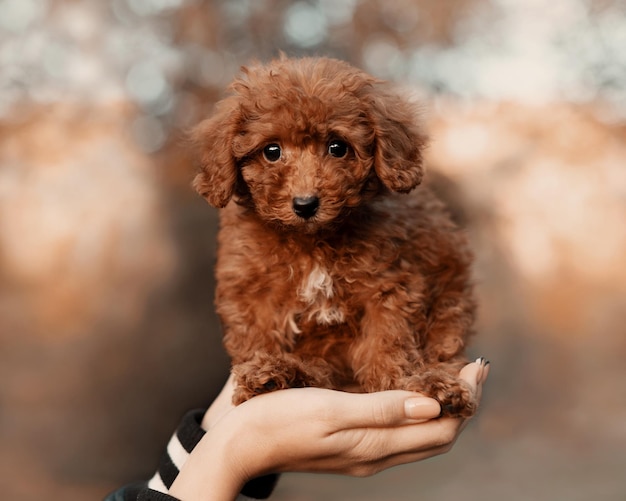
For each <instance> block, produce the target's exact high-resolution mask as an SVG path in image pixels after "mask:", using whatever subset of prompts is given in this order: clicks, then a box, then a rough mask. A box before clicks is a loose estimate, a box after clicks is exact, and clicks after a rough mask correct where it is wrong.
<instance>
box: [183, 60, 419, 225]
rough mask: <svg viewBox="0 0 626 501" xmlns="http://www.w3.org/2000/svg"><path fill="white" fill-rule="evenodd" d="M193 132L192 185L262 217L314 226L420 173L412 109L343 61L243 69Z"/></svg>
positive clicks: (403, 187) (400, 187) (409, 183)
mask: <svg viewBox="0 0 626 501" xmlns="http://www.w3.org/2000/svg"><path fill="white" fill-rule="evenodd" d="M230 90H231V94H230V95H229V96H228V97H226V98H225V99H223V100H222V101H220V102H219V103H218V105H217V109H216V112H215V114H214V115H213V116H212V117H211V118H209V119H208V120H205V121H204V122H202V123H200V125H198V126H197V127H196V128H195V129H194V130H193V132H192V140H193V142H194V143H195V144H196V145H197V147H198V149H199V161H200V168H201V171H200V173H199V174H198V175H197V176H196V178H195V180H194V187H195V188H196V190H197V191H198V192H199V193H200V194H201V195H202V196H203V197H205V198H206V200H207V201H208V202H209V203H210V204H211V205H213V206H215V207H223V206H225V205H226V204H227V203H228V202H229V200H230V199H231V198H234V199H235V200H236V202H237V203H240V204H242V205H244V206H248V207H250V208H251V209H252V210H254V211H255V212H256V213H257V215H258V216H259V217H261V218H262V219H263V220H265V221H267V222H270V223H275V224H278V225H280V226H285V227H289V228H294V229H300V230H301V231H306V232H314V231H316V230H317V229H320V228H323V227H325V226H327V225H329V224H332V223H333V222H335V221H337V220H340V219H341V218H342V217H343V216H344V215H346V214H348V213H349V212H350V210H351V209H353V208H355V207H358V206H360V205H362V204H364V203H366V202H367V201H369V200H370V199H371V198H372V197H373V196H375V195H377V194H379V193H381V192H383V191H385V190H391V191H396V192H402V193H405V192H409V191H410V190H412V189H413V188H415V187H416V186H417V185H418V184H419V183H420V181H421V178H422V149H423V147H424V144H425V142H426V138H425V136H424V135H423V134H422V132H421V130H420V128H419V127H418V125H417V124H416V114H415V112H414V110H413V107H412V106H411V105H410V104H409V102H408V101H407V100H405V99H402V98H401V97H399V96H398V95H397V94H395V93H393V92H390V91H389V89H388V86H387V84H385V83H384V82H381V81H378V80H376V79H374V78H373V77H371V76H369V75H367V74H365V73H364V72H362V71H360V70H358V69H356V68H353V67H351V66H350V65H348V64H347V63H344V62H342V61H338V60H334V59H326V58H305V59H288V58H285V57H282V58H281V59H279V60H276V61H273V62H272V63H270V64H268V65H258V66H253V67H249V68H244V69H243V72H242V75H241V77H239V78H237V79H236V80H235V81H234V82H233V83H232V84H231V86H230Z"/></svg>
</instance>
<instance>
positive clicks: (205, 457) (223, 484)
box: [170, 427, 249, 501]
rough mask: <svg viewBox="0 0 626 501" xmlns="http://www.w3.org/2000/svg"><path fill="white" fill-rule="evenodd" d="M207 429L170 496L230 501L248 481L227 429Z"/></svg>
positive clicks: (177, 478)
mask: <svg viewBox="0 0 626 501" xmlns="http://www.w3.org/2000/svg"><path fill="white" fill-rule="evenodd" d="M218 428H219V427H217V428H215V429H213V430H209V431H208V432H207V433H206V434H205V435H204V437H203V438H202V440H201V441H200V442H199V443H198V445H197V446H196V448H195V449H194V450H193V451H192V453H191V454H190V456H189V458H188V459H187V461H186V462H185V464H184V465H183V467H182V469H181V470H180V473H179V474H178V477H176V480H175V481H174V483H173V484H172V486H171V488H170V494H171V495H172V496H174V497H176V498H178V499H181V500H183V501H194V500H202V501H232V500H233V499H235V498H236V497H237V494H238V493H239V492H240V490H241V488H242V487H243V486H244V484H245V483H246V481H247V480H248V478H249V477H248V475H247V473H246V469H245V463H244V462H242V461H241V460H240V455H239V454H238V451H237V441H236V440H234V438H235V437H234V436H233V435H232V434H231V433H229V430H220V429H218Z"/></svg>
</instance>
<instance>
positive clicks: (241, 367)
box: [233, 354, 330, 405]
mask: <svg viewBox="0 0 626 501" xmlns="http://www.w3.org/2000/svg"><path fill="white" fill-rule="evenodd" d="M233 374H234V375H235V383H236V385H237V386H236V388H235V392H234V393H233V403H234V404H235V405H239V404H241V403H243V402H245V401H246V400H250V399H251V398H252V397H254V396H256V395H261V394H263V393H269V392H271V391H276V390H283V389H286V388H303V387H305V386H320V387H328V381H329V380H330V370H329V368H328V366H327V365H326V364H323V363H313V362H308V363H305V362H304V361H302V360H300V359H299V358H297V357H295V356H293V355H288V354H282V355H269V354H263V355H261V354H257V355H255V357H254V358H253V359H252V360H250V361H248V362H244V363H241V364H237V365H235V366H234V367H233Z"/></svg>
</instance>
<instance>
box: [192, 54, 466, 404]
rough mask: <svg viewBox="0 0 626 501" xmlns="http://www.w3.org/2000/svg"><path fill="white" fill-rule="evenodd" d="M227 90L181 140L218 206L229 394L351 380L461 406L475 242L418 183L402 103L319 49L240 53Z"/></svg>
mask: <svg viewBox="0 0 626 501" xmlns="http://www.w3.org/2000/svg"><path fill="white" fill-rule="evenodd" d="M230 90H231V91H232V92H231V95H229V96H228V97H226V98H225V99H224V100H222V101H221V102H220V103H219V104H218V107H217V111H216V113H215V115H214V116H213V117H212V118H209V119H208V120H206V121H204V122H202V123H201V124H200V125H198V126H197V127H196V129H195V130H194V131H193V134H192V139H193V141H194V142H195V143H196V145H197V146H198V147H199V150H200V155H199V157H200V166H201V172H200V173H199V174H198V175H197V177H196V178H195V180H194V186H195V188H196V189H197V190H198V192H199V193H200V194H201V195H202V196H203V197H205V198H206V200H207V201H208V202H209V203H210V204H211V205H213V206H215V207H225V208H224V209H223V211H222V212H221V228H220V232H219V236H218V245H219V249H218V258H217V268H216V278H217V292H216V305H217V312H218V314H219V315H220V317H221V321H222V323H223V329H224V342H225V346H226V349H227V351H228V353H229V354H230V356H231V357H232V363H233V371H234V374H235V375H236V381H237V385H238V386H237V389H236V391H235V396H234V402H235V403H241V402H243V401H245V400H247V399H249V398H251V397H253V396H254V395H257V394H259V393H263V392H267V391H272V390H277V389H280V388H289V387H302V386H317V387H323V388H335V389H337V388H347V387H349V386H352V385H354V384H355V383H356V385H358V388H359V389H360V391H366V392H373V391H380V390H389V389H407V390H412V391H419V392H422V393H425V394H426V395H429V396H431V397H433V398H436V399H437V400H438V401H439V402H440V403H441V405H442V409H443V411H442V412H443V414H445V415H450V416H469V415H471V414H472V413H473V412H474V411H475V408H476V402H475V399H474V396H473V395H472V393H471V391H470V390H469V388H468V387H466V386H464V384H463V383H462V382H461V381H459V379H458V372H459V370H460V368H461V367H462V366H463V365H464V364H465V363H466V362H467V360H466V359H465V357H464V355H463V350H464V347H465V344H466V341H467V338H468V335H469V334H470V332H471V328H472V322H473V317H474V301H473V299H472V295H471V286H470V283H469V266H470V262H471V254H470V252H469V251H468V249H467V245H466V241H465V238H464V236H463V235H462V234H461V233H460V232H459V231H457V229H456V228H455V226H454V225H453V223H452V222H451V221H450V219H449V218H448V216H447V214H446V212H445V210H444V207H443V206H442V204H441V203H440V202H439V201H438V200H436V199H435V197H434V196H433V195H432V194H431V193H430V192H429V191H428V190H427V189H426V188H424V187H420V188H418V189H416V190H414V188H416V186H417V185H419V184H420V181H421V179H422V149H423V148H424V145H425V143H426V137H425V135H424V134H423V133H422V131H421V130H420V127H419V126H418V125H417V124H416V113H415V109H414V107H413V105H412V104H410V103H409V102H408V101H407V100H405V99H403V98H402V97H400V96H399V95H398V94H396V93H394V92H393V91H392V89H391V88H390V86H389V85H388V84H386V83H384V82H381V81H379V80H376V79H374V78H373V77H371V76H369V75H367V74H365V73H363V72H362V71H360V70H358V69H355V68H353V67H351V66H350V65H348V64H347V63H344V62H341V61H337V60H334V59H326V58H305V59H297V60H294V59H288V58H285V57H281V58H280V59H279V60H276V61H273V62H271V63H270V64H268V65H257V66H253V67H249V68H244V69H243V74H242V76H241V77H239V78H237V79H236V80H235V81H234V82H233V83H232V85H231V87H230ZM413 190H414V191H413ZM411 191H412V193H411V194H410V195H408V194H407V193H409V192H411Z"/></svg>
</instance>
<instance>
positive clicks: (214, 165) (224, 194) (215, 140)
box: [190, 97, 237, 208]
mask: <svg viewBox="0 0 626 501" xmlns="http://www.w3.org/2000/svg"><path fill="white" fill-rule="evenodd" d="M236 127H237V106H236V103H235V102H234V98H233V97H230V98H226V99H224V100H223V101H221V102H220V103H219V104H218V108H217V112H216V113H215V115H213V116H212V117H211V118H209V119H207V120H204V121H203V122H201V123H200V124H199V125H197V126H196V127H195V128H194V129H192V131H191V134H190V139H191V142H192V144H193V145H194V147H195V150H196V157H197V161H198V163H199V167H200V172H199V173H198V174H197V175H196V177H195V179H194V180H193V183H192V184H193V187H194V188H195V189H196V191H197V192H198V193H199V194H200V195H202V196H203V197H204V198H205V199H206V200H207V202H209V204H211V205H212V206H213V207H220V208H221V207H224V206H225V205H226V204H227V203H228V202H229V200H230V199H231V197H232V196H233V192H234V190H235V184H236V183H237V165H236V162H235V157H234V155H233V138H234V135H235V132H236Z"/></svg>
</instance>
